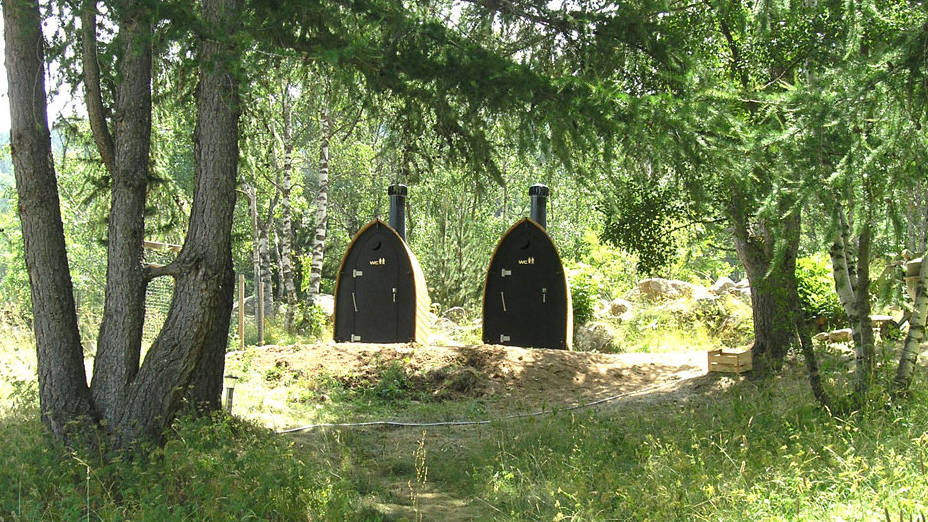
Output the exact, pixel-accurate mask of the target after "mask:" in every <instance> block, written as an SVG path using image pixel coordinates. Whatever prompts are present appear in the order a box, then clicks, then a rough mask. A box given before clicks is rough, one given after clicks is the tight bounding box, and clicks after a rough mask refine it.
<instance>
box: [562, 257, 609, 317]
mask: <svg viewBox="0 0 928 522" xmlns="http://www.w3.org/2000/svg"><path fill="white" fill-rule="evenodd" d="M590 272H591V270H590V267H588V266H585V265H581V266H580V267H579V268H578V269H575V270H572V271H571V272H570V273H569V274H570V275H569V277H568V279H569V284H570V298H571V301H572V303H573V313H574V326H575V327H578V326H583V325H584V324H586V323H588V322H589V321H590V320H591V319H593V312H594V311H595V310H596V305H597V304H599V300H600V298H601V297H600V296H601V291H602V288H601V287H600V281H599V277H598V276H597V275H595V274H591V273H590Z"/></svg>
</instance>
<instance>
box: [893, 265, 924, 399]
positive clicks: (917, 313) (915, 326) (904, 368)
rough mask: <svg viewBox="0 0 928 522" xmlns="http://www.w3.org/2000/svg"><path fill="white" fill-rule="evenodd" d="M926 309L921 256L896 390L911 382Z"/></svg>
mask: <svg viewBox="0 0 928 522" xmlns="http://www.w3.org/2000/svg"><path fill="white" fill-rule="evenodd" d="M926 311H928V262H926V260H925V258H922V266H921V269H920V270H919V272H918V283H917V284H916V290H915V310H914V311H913V313H912V318H911V319H910V320H909V333H908V334H906V336H905V343H904V344H903V346H902V353H901V354H900V355H899V366H898V367H897V368H896V378H895V384H896V390H897V391H905V390H907V389H908V387H909V385H910V384H911V383H912V378H913V375H914V373H915V363H916V361H917V360H918V352H919V349H920V347H921V345H922V343H924V342H925V315H926Z"/></svg>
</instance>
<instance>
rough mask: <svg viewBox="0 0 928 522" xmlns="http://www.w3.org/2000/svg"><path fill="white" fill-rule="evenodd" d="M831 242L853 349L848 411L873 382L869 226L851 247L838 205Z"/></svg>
mask: <svg viewBox="0 0 928 522" xmlns="http://www.w3.org/2000/svg"><path fill="white" fill-rule="evenodd" d="M835 225H836V227H837V228H836V231H835V234H834V243H833V244H832V247H831V267H832V274H833V276H834V280H835V290H836V292H837V294H838V300H839V301H840V302H841V306H842V307H843V308H844V312H845V313H846V314H847V317H848V322H849V323H850V325H851V332H852V333H851V337H852V338H853V340H854V347H855V362H856V370H855V377H856V380H855V384H854V395H853V400H852V403H851V404H849V405H848V407H849V408H850V409H859V408H860V407H861V406H862V405H863V403H864V401H865V399H866V395H867V393H868V392H869V390H870V386H871V384H872V382H873V359H874V356H875V340H874V338H873V322H872V321H871V319H870V309H871V308H870V243H871V228H870V223H869V222H868V223H865V224H864V225H863V229H862V230H861V232H860V235H859V236H858V239H857V246H856V247H854V246H853V244H854V243H853V240H852V237H851V229H850V225H849V220H848V219H846V217H845V209H844V207H843V206H842V205H841V203H840V202H837V203H836V207H835Z"/></svg>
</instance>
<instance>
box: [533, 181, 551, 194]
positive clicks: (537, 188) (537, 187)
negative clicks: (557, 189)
mask: <svg viewBox="0 0 928 522" xmlns="http://www.w3.org/2000/svg"><path fill="white" fill-rule="evenodd" d="M549 192H550V191H549V190H548V187H547V186H546V185H542V184H541V183H536V184H534V185H532V186H531V187H529V188H528V195H529V196H544V197H548V193H549Z"/></svg>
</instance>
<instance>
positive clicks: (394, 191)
mask: <svg viewBox="0 0 928 522" xmlns="http://www.w3.org/2000/svg"><path fill="white" fill-rule="evenodd" d="M406 193H407V190H406V185H401V184H399V183H397V184H396V185H390V187H389V188H387V194H388V195H389V196H390V226H391V227H393V230H396V233H397V234H399V235H400V237H401V238H403V241H406Z"/></svg>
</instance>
